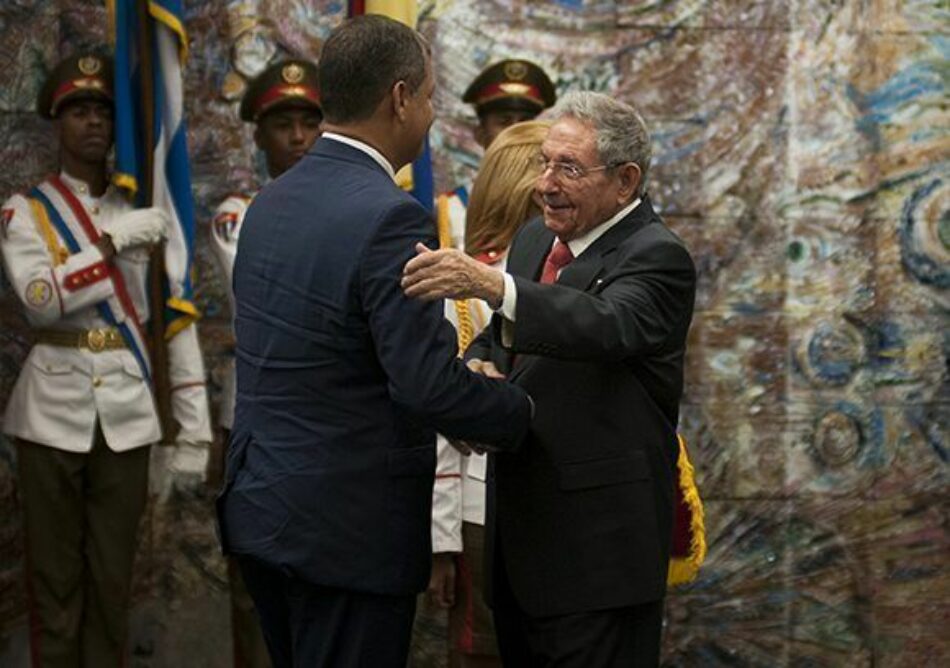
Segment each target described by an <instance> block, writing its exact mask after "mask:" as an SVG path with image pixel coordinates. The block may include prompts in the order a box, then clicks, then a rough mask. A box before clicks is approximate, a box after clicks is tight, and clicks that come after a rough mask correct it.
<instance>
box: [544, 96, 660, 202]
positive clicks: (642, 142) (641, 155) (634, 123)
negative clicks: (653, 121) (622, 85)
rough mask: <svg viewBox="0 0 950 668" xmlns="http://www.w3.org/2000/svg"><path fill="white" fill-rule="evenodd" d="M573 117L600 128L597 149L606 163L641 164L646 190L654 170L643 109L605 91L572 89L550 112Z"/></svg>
mask: <svg viewBox="0 0 950 668" xmlns="http://www.w3.org/2000/svg"><path fill="white" fill-rule="evenodd" d="M563 117H570V118H576V119H577V120H579V121H581V122H583V123H587V124H589V125H591V126H593V128H594V130H596V131H597V153H598V155H599V157H600V161H601V162H602V163H603V164H605V165H610V166H612V167H613V166H616V165H620V164H623V163H625V162H635V163H637V165H638V166H639V167H640V173H641V177H640V186H639V188H638V190H637V195H638V196H642V195H643V193H645V192H646V184H647V173H648V172H649V171H650V159H651V157H652V156H653V150H652V149H651V148H650V133H649V132H647V126H646V123H644V122H643V117H642V116H641V115H640V112H639V111H637V110H636V108H634V107H633V106H632V105H629V104H626V103H624V102H620V101H619V100H615V99H613V98H612V97H609V96H607V95H604V94H603V93H593V92H590V91H572V92H570V93H567V94H566V95H564V97H562V98H561V99H560V100H558V102H557V104H556V105H555V106H554V108H553V109H552V110H551V111H550V113H549V114H548V115H547V116H546V118H552V119H554V120H557V119H558V118H563Z"/></svg>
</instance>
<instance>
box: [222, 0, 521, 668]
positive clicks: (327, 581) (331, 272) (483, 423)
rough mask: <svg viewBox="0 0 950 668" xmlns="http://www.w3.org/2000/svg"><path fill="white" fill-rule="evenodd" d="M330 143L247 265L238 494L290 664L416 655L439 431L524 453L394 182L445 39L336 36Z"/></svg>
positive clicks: (256, 588)
mask: <svg viewBox="0 0 950 668" xmlns="http://www.w3.org/2000/svg"><path fill="white" fill-rule="evenodd" d="M319 83H320V90H321V93H322V103H323V111H324V125H323V129H324V134H323V136H322V138H321V139H319V140H318V141H317V142H316V143H315V144H314V147H313V148H311V150H310V151H309V152H308V153H307V154H306V155H305V156H304V157H303V158H302V159H301V160H300V161H299V162H298V163H297V164H296V165H295V166H294V167H292V168H291V169H289V170H288V171H287V172H285V173H284V174H283V175H282V176H281V177H280V178H279V179H277V180H275V181H274V182H273V183H271V184H270V185H268V186H266V187H265V188H264V189H263V190H262V191H261V193H260V194H259V195H258V196H257V198H256V199H255V200H254V202H253V204H252V205H251V207H250V209H249V210H248V213H247V217H246V218H245V221H244V226H243V229H242V231H241V236H240V240H239V242H238V253H237V260H236V263H235V268H234V291H235V301H236V310H237V314H236V321H235V330H236V337H237V350H236V359H237V406H236V411H235V421H234V427H233V430H232V434H231V439H230V442H229V445H228V448H229V450H228V461H227V476H226V482H225V488H224V491H223V492H222V494H221V497H220V499H219V508H218V512H219V520H220V525H221V531H222V542H223V543H224V547H225V549H226V550H227V551H229V552H231V553H233V554H234V555H236V557H237V559H238V560H239V563H240V567H241V572H242V574H243V576H244V578H245V582H246V584H247V588H248V590H249V592H250V593H251V596H252V598H253V599H254V604H255V606H256V608H257V609H258V611H259V612H260V615H261V626H262V629H263V631H264V637H265V639H266V641H267V645H268V650H269V652H270V654H271V658H272V660H273V662H274V664H275V666H277V667H278V668H282V667H285V666H286V667H290V666H307V667H308V668H309V667H315V666H380V667H383V668H385V667H388V666H394V667H395V666H403V665H405V662H406V656H407V654H408V645H409V636H410V629H411V625H412V618H413V613H414V609H415V594H416V593H418V592H420V591H422V590H423V589H424V588H425V586H426V583H427V581H428V577H429V565H430V560H431V557H430V553H431V543H430V531H429V517H430V512H431V497H432V482H433V476H434V471H435V430H438V431H439V432H441V433H444V434H447V435H449V436H450V437H458V438H466V439H475V440H478V441H486V442H489V443H494V444H496V445H497V446H498V447H500V448H514V447H517V445H518V444H519V443H520V441H521V440H522V439H523V437H524V434H525V433H526V431H527V428H528V423H529V420H530V412H531V407H530V400H529V399H528V397H527V395H526V394H525V392H524V390H522V389H521V388H518V387H515V386H513V385H508V384H505V383H502V382H500V381H497V380H492V379H488V378H485V377H483V376H480V375H478V374H474V373H472V372H470V371H469V370H468V369H466V368H465V365H464V364H463V363H462V362H461V361H460V360H458V359H457V357H456V354H457V346H456V343H455V335H454V332H453V331H452V329H451V326H449V325H448V324H447V322H446V321H445V320H444V318H443V315H442V313H443V309H442V304H441V303H423V302H420V301H412V300H410V299H408V298H407V297H406V296H405V295H404V294H403V292H402V290H401V288H400V284H399V283H400V277H401V274H402V268H403V265H404V264H405V263H406V262H407V261H408V260H409V258H410V257H411V256H412V255H413V254H414V247H415V244H416V243H419V242H425V243H430V244H432V245H435V239H434V232H435V229H434V225H433V223H432V218H431V214H429V212H427V211H426V210H425V209H424V208H423V207H422V206H421V205H420V204H419V203H418V202H416V201H415V200H414V199H412V197H410V196H409V195H408V194H406V193H404V192H403V191H402V190H400V189H399V188H398V187H397V186H396V185H395V182H394V172H395V170H398V169H399V168H400V167H401V166H403V165H405V164H407V163H409V162H410V161H411V160H412V159H413V158H414V157H416V156H417V155H419V153H420V151H421V149H422V145H423V140H424V137H425V134H426V132H427V130H428V128H429V125H430V124H431V123H432V117H433V112H432V102H431V98H432V92H433V88H434V81H433V75H432V66H431V62H430V54H429V48H428V46H427V44H426V43H425V41H424V40H423V38H422V37H421V36H420V35H419V34H418V33H416V32H415V31H413V30H411V29H409V28H407V27H405V26H403V25H401V24H399V23H397V22H395V21H392V20H390V19H386V18H383V17H380V16H364V17H360V18H356V19H353V20H351V21H348V22H346V23H345V24H343V25H342V26H341V27H339V28H337V29H336V30H335V31H334V32H333V34H332V35H331V36H330V38H329V39H328V40H327V42H326V44H325V45H324V47H323V53H322V57H321V62H320V67H319Z"/></svg>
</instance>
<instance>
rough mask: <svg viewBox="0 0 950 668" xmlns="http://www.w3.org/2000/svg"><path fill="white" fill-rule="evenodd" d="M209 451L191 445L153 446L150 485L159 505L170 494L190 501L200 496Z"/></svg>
mask: <svg viewBox="0 0 950 668" xmlns="http://www.w3.org/2000/svg"><path fill="white" fill-rule="evenodd" d="M209 449H210V448H209V446H208V444H202V443H194V442H192V441H178V442H176V443H175V445H173V446H169V445H154V446H152V456H151V462H150V469H149V483H150V487H151V491H152V493H153V494H155V495H156V496H157V497H158V501H159V502H160V503H164V502H165V501H167V500H168V498H169V497H170V496H171V495H172V492H176V493H178V494H182V495H185V496H192V497H193V496H198V495H199V494H201V493H202V490H203V488H204V485H205V478H206V471H207V468H208V453H209Z"/></svg>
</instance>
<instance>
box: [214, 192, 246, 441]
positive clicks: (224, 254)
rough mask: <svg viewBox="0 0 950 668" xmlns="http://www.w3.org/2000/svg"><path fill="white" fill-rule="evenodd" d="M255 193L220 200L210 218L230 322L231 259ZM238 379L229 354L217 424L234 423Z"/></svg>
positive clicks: (232, 294)
mask: <svg viewBox="0 0 950 668" xmlns="http://www.w3.org/2000/svg"><path fill="white" fill-rule="evenodd" d="M253 199H254V195H240V194H235V195H230V196H228V198H227V199H225V200H224V201H223V202H221V205H220V206H218V208H217V210H216V211H215V212H214V218H212V219H211V233H210V237H211V250H212V251H214V256H215V258H216V259H217V261H218V267H219V269H220V270H221V277H222V278H223V279H224V285H225V286H226V288H227V293H228V304H229V305H230V307H231V323H232V331H233V323H234V286H233V285H232V283H233V281H232V279H233V277H234V258H235V257H236V256H237V244H238V236H239V235H240V233H241V224H242V223H243V222H244V215H245V214H246V213H247V208H248V207H249V206H250V205H251V201H252V200H253ZM236 386H237V381H236V379H235V373H234V355H233V353H232V354H231V356H229V358H228V361H227V364H226V365H225V368H224V374H223V376H222V377H221V404H220V406H219V407H218V424H220V425H221V426H222V427H224V428H225V429H230V428H231V426H232V425H233V424H234V402H235V399H236Z"/></svg>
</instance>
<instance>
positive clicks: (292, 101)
mask: <svg viewBox="0 0 950 668" xmlns="http://www.w3.org/2000/svg"><path fill="white" fill-rule="evenodd" d="M284 107H311V108H313V109H316V110H317V111H320V93H319V86H318V85H317V66H316V65H314V64H313V63H311V62H308V61H306V60H297V59H294V60H284V61H281V62H279V63H275V64H274V65H271V66H270V67H268V68H267V69H266V70H264V71H263V72H261V73H260V74H259V75H257V77H255V78H254V80H253V81H251V83H250V85H249V86H248V87H247V92H246V93H244V98H243V99H242V100H241V111H240V114H241V120H242V121H247V122H248V123H257V122H258V121H259V120H260V119H261V118H262V117H263V116H264V114H266V113H267V112H270V111H273V110H275V109H278V108H284Z"/></svg>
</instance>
